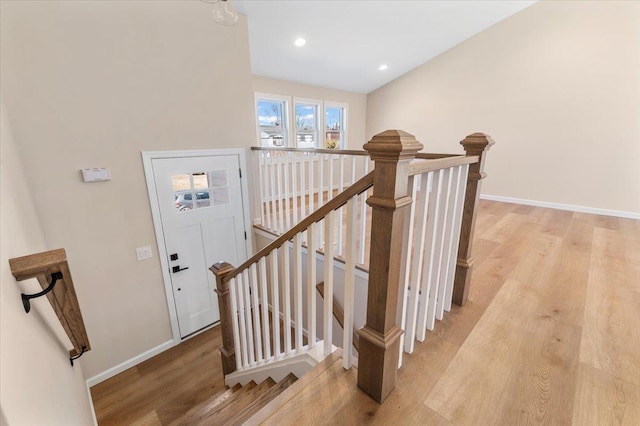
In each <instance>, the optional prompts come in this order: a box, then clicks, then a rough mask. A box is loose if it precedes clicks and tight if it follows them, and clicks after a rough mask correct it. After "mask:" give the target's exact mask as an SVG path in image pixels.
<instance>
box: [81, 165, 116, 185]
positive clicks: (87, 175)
mask: <svg viewBox="0 0 640 426" xmlns="http://www.w3.org/2000/svg"><path fill="white" fill-rule="evenodd" d="M82 180H83V181H85V182H100V181H103V180H111V171H110V170H109V169H108V168H106V167H101V168H96V169H82Z"/></svg>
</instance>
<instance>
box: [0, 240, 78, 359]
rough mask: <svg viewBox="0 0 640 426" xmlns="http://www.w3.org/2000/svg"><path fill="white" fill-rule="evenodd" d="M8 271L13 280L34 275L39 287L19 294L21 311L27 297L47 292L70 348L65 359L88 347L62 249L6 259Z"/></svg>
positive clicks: (26, 308) (27, 308) (26, 305)
mask: <svg viewBox="0 0 640 426" xmlns="http://www.w3.org/2000/svg"><path fill="white" fill-rule="evenodd" d="M9 266H10V268H11V273H12V274H13V276H14V277H15V278H16V280H17V281H24V280H27V279H30V278H36V279H37V280H38V282H39V283H40V286H41V287H42V289H43V291H41V292H39V293H35V294H23V295H22V304H23V306H24V308H25V311H27V312H29V311H30V310H31V302H30V301H31V299H33V298H36V297H39V296H44V295H46V296H47V299H48V300H49V303H50V304H51V307H52V308H53V311H54V312H55V313H56V316H57V317H58V320H60V324H61V325H62V328H63V329H64V331H65V333H66V334H67V336H68V337H69V340H70V341H71V344H72V345H73V349H71V350H70V351H69V357H70V358H69V361H71V365H73V359H77V358H79V356H80V355H82V354H83V353H85V352H87V351H90V350H91V345H90V344H89V338H88V336H87V331H86V329H85V326H84V321H83V319H82V313H81V312H80V305H79V303H78V298H77V296H76V292H75V289H74V287H73V280H72V279H71V272H70V271H69V264H68V263H67V254H66V253H65V251H64V249H57V250H51V251H46V252H43V253H36V254H32V255H29V256H22V257H16V258H13V259H9Z"/></svg>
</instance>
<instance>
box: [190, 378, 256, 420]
mask: <svg viewBox="0 0 640 426" xmlns="http://www.w3.org/2000/svg"><path fill="white" fill-rule="evenodd" d="M256 386H257V385H256V382H254V381H253V380H252V381H250V382H249V383H247V384H246V385H244V386H242V387H241V388H240V389H239V390H237V391H236V392H234V393H233V395H231V396H230V397H229V398H227V400H226V401H225V402H224V404H221V405H219V406H218V407H216V408H214V409H213V410H211V411H209V412H207V413H203V415H202V416H201V417H200V418H199V419H198V422H200V421H201V420H203V419H206V418H210V417H213V416H216V415H218V413H219V412H221V411H222V410H224V409H225V408H226V407H228V406H230V405H232V406H238V405H241V404H242V398H246V395H247V393H248V392H250V391H251V389H253V388H255V387H256ZM180 424H183V425H188V424H194V422H191V423H180ZM196 424H197V422H196Z"/></svg>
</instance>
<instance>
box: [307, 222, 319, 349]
mask: <svg viewBox="0 0 640 426" xmlns="http://www.w3.org/2000/svg"><path fill="white" fill-rule="evenodd" d="M315 228H316V224H315V223H312V224H311V226H310V227H309V228H307V315H308V319H307V330H308V331H309V349H311V348H313V347H314V346H315V345H316V284H317V283H318V280H317V278H316V229H315Z"/></svg>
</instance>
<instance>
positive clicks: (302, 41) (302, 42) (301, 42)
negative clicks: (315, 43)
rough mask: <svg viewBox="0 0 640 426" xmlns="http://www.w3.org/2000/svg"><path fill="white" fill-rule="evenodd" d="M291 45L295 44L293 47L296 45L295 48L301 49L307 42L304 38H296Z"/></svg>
mask: <svg viewBox="0 0 640 426" xmlns="http://www.w3.org/2000/svg"><path fill="white" fill-rule="evenodd" d="M293 44H295V45H296V46H298V47H302V46H304V45H305V44H307V40H305V39H304V38H302V37H298V38H297V39H296V41H294V42H293Z"/></svg>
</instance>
